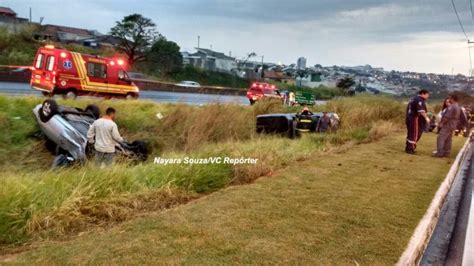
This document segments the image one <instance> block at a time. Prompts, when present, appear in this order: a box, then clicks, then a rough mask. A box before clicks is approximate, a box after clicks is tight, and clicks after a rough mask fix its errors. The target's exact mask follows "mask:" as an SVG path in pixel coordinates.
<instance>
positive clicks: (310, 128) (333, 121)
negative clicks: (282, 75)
mask: <svg viewBox="0 0 474 266" xmlns="http://www.w3.org/2000/svg"><path fill="white" fill-rule="evenodd" d="M327 115H328V116H329V119H330V128H329V129H328V131H330V132H331V131H335V130H337V129H338V127H339V124H340V119H339V116H338V115H337V114H336V113H331V112H329V113H327ZM321 117H323V113H322V112H321V113H310V114H301V113H296V114H295V113H289V114H264V115H258V116H257V127H256V128H257V133H265V134H280V135H285V136H287V137H289V138H296V137H299V136H301V134H304V133H307V132H318V123H319V122H320V119H321Z"/></svg>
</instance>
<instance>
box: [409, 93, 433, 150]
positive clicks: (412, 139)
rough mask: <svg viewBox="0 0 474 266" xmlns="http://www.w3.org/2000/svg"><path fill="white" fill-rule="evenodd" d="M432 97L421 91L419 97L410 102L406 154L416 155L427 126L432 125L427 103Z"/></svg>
mask: <svg viewBox="0 0 474 266" xmlns="http://www.w3.org/2000/svg"><path fill="white" fill-rule="evenodd" d="M429 96H430V93H429V92H428V91H427V90H420V92H418V96H416V97H414V98H413V99H411V100H410V101H409V102H408V106H407V113H406V125H407V141H406V146H405V152H406V153H409V154H415V149H416V143H417V142H418V140H420V138H421V134H422V133H423V130H424V129H425V126H426V125H427V124H429V123H430V119H429V118H428V114H427V112H426V104H425V101H426V100H427V99H428V97H429Z"/></svg>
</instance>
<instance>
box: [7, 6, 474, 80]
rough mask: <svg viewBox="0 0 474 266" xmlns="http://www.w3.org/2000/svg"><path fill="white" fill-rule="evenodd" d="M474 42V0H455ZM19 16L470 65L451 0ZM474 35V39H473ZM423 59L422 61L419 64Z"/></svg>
mask: <svg viewBox="0 0 474 266" xmlns="http://www.w3.org/2000/svg"><path fill="white" fill-rule="evenodd" d="M456 4H457V7H458V10H459V11H460V15H461V19H462V20H463V23H464V25H465V27H466V30H467V31H468V34H469V35H472V36H473V39H474V22H473V20H472V18H471V14H470V6H469V1H456ZM2 5H6V6H10V7H12V8H13V9H14V10H16V11H17V12H18V13H19V14H20V15H22V16H25V17H26V16H27V15H28V7H30V6H31V7H33V15H34V19H35V20H38V18H39V16H44V17H45V20H44V22H45V23H51V24H62V25H68V26H76V27H82V28H89V29H98V30H99V31H102V32H104V33H105V32H108V31H109V29H110V28H111V27H112V26H113V25H114V22H115V21H117V20H120V19H121V18H122V17H123V16H125V15H128V14H131V13H140V14H143V15H144V16H146V17H150V18H152V19H153V21H155V22H156V24H157V25H158V30H159V31H160V32H161V33H163V34H164V35H165V36H166V37H167V38H169V39H171V40H174V41H176V42H177V43H178V44H179V45H180V46H181V47H182V48H183V49H184V50H192V48H193V47H195V46H196V45H197V35H200V36H201V45H202V46H203V47H209V46H210V45H211V44H212V46H213V47H214V48H215V49H217V50H220V51H222V52H225V53H228V52H229V51H232V54H233V55H237V56H245V54H246V53H249V52H256V53H257V54H259V55H264V56H265V60H268V61H274V62H277V61H282V62H284V63H293V62H295V61H296V58H298V57H300V56H305V57H307V58H308V62H309V63H311V64H316V63H321V64H324V65H333V64H337V65H344V64H346V65H350V64H366V63H369V64H374V65H378V66H383V67H386V68H390V69H393V68H396V69H417V70H420V71H423V70H425V71H434V72H450V71H451V68H452V67H453V66H455V69H458V71H459V72H463V73H466V72H467V67H466V68H465V70H463V67H465V65H466V64H468V60H467V55H468V54H467V51H466V47H465V46H466V44H465V42H463V41H462V38H463V35H462V33H461V32H460V29H459V25H458V22H457V19H456V17H455V15H454V13H453V10H452V6H451V2H450V1H446V0H417V1H413V0H357V1H354V0H292V1H288V0H160V1H145V0H142V1H126V0H100V1H97V0H96V1H92V0H83V1H75V2H73V1H70V2H68V3H67V4H58V2H57V1H54V0H36V1H34V0H23V1H17V0H14V1H13V0H2ZM471 33H472V34H471ZM413 58H417V59H418V60H413Z"/></svg>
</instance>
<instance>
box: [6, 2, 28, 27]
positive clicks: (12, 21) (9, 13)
mask: <svg viewBox="0 0 474 266" xmlns="http://www.w3.org/2000/svg"><path fill="white" fill-rule="evenodd" d="M27 25H29V20H28V19H26V18H19V17H17V14H16V12H15V11H13V10H12V9H11V8H9V7H2V6H0V27H6V28H7V30H8V31H12V32H14V31H17V30H19V29H20V28H22V27H24V26H27Z"/></svg>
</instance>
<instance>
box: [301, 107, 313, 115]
mask: <svg viewBox="0 0 474 266" xmlns="http://www.w3.org/2000/svg"><path fill="white" fill-rule="evenodd" d="M312 114H313V113H312V112H311V111H310V110H309V108H308V107H307V106H305V107H303V111H301V115H312Z"/></svg>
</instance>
